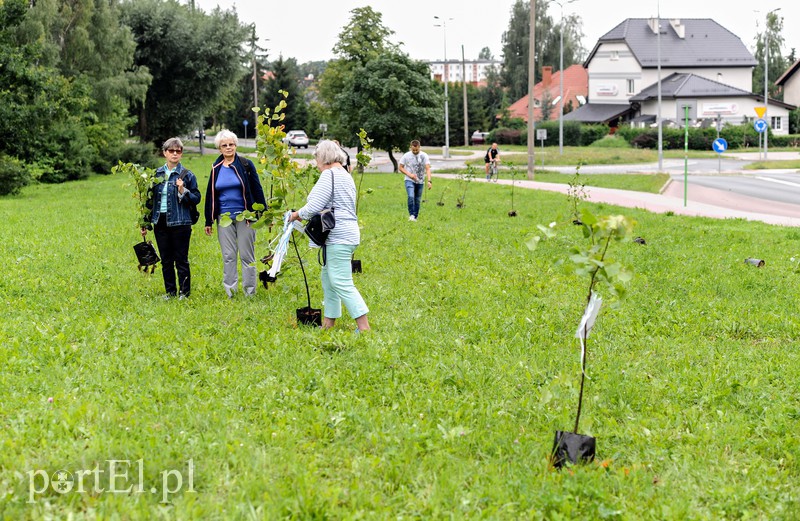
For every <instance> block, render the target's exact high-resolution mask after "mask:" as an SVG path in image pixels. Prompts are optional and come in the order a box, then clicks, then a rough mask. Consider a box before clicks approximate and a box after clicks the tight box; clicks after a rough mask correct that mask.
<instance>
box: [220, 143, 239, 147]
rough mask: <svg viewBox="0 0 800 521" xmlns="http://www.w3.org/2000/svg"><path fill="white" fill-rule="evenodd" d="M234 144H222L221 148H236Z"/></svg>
mask: <svg viewBox="0 0 800 521" xmlns="http://www.w3.org/2000/svg"><path fill="white" fill-rule="evenodd" d="M235 146H236V145H234V144H233V143H222V144H221V145H220V146H219V148H228V147H235Z"/></svg>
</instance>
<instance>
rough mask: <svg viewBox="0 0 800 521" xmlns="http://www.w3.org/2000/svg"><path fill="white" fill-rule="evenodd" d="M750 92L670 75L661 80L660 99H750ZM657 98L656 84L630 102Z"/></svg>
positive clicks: (703, 80) (676, 73)
mask: <svg viewBox="0 0 800 521" xmlns="http://www.w3.org/2000/svg"><path fill="white" fill-rule="evenodd" d="M751 96H754V94H753V93H752V92H748V91H746V90H742V89H737V88H736V87H731V86H730V85H725V84H724V83H720V82H718V81H713V80H709V79H708V78H704V77H702V76H697V75H696V74H688V73H678V72H675V73H672V74H670V75H669V76H667V77H666V78H663V79H662V80H661V97H662V98H668V99H670V98H723V97H724V98H736V97H751ZM657 97H658V82H656V83H653V84H652V85H650V86H648V87H645V88H644V89H642V90H641V92H639V93H638V94H636V95H635V96H632V97H631V98H630V100H631V101H645V100H649V99H654V98H657Z"/></svg>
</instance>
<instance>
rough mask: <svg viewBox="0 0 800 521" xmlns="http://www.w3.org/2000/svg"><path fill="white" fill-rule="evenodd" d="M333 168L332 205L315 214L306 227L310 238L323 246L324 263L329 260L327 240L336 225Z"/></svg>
mask: <svg viewBox="0 0 800 521" xmlns="http://www.w3.org/2000/svg"><path fill="white" fill-rule="evenodd" d="M333 186H334V185H333V170H331V206H330V208H325V209H324V210H322V211H321V212H319V213H317V214H314V215H313V216H312V217H311V218H310V219H309V220H308V223H306V227H305V229H304V231H305V233H306V235H308V238H309V239H311V241H313V242H314V244H316V245H317V246H321V247H322V265H323V266H324V265H325V263H326V262H327V258H326V252H325V242H326V241H327V240H328V235H330V233H331V230H333V229H334V228H335V227H336V216H335V212H334V210H335V207H334V206H333Z"/></svg>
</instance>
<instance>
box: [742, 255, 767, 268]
mask: <svg viewBox="0 0 800 521" xmlns="http://www.w3.org/2000/svg"><path fill="white" fill-rule="evenodd" d="M744 262H745V263H746V264H750V265H751V266H755V267H756V268H763V267H764V264H766V263H765V262H764V261H763V260H762V259H754V258H752V257H748V258H746V259H745V260H744Z"/></svg>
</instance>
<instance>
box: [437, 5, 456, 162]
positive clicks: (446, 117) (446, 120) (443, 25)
mask: <svg viewBox="0 0 800 521" xmlns="http://www.w3.org/2000/svg"><path fill="white" fill-rule="evenodd" d="M434 18H435V19H436V20H441V22H442V23H441V24H434V27H441V28H442V34H443V35H444V75H443V77H444V154H442V156H443V157H444V158H445V159H447V158H449V157H450V111H449V109H448V107H447V102H448V98H447V83H448V82H449V76H448V70H447V20H452V18H439V17H438V16H434Z"/></svg>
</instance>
